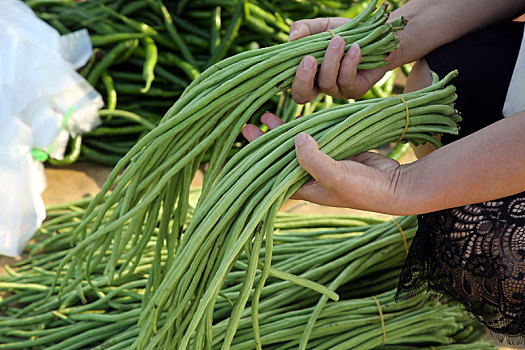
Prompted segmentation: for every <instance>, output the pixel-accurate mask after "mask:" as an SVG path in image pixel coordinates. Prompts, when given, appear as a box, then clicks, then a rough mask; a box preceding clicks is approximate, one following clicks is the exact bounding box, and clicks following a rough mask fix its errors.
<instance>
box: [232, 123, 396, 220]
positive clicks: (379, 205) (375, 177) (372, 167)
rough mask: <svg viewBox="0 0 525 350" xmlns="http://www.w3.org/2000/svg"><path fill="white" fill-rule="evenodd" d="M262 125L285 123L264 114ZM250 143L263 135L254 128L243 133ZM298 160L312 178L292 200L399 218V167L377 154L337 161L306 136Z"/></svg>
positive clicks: (298, 139) (298, 140) (248, 127)
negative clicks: (397, 208)
mask: <svg viewBox="0 0 525 350" xmlns="http://www.w3.org/2000/svg"><path fill="white" fill-rule="evenodd" d="M261 121H262V122H263V123H264V124H265V125H267V126H268V128H269V129H275V128H277V127H278V126H280V125H282V124H284V122H283V121H282V120H281V119H279V118H278V117H277V116H275V115H274V114H272V113H265V114H263V115H262V116H261ZM242 133H243V135H244V137H246V139H248V141H250V142H251V141H253V140H255V139H256V138H257V137H259V136H261V135H263V134H264V132H263V131H262V130H261V129H259V128H258V127H256V126H255V125H253V124H248V125H246V126H245V127H244V129H243V131H242ZM295 150H296V155H297V160H298V161H299V164H300V165H301V167H302V168H303V169H304V170H305V171H307V172H308V173H309V174H310V175H312V179H311V180H309V181H308V182H306V183H305V184H304V185H303V186H301V188H299V190H297V192H296V193H295V194H294V195H293V196H292V197H291V198H292V199H298V200H306V201H309V202H313V203H317V204H322V205H329V206H333V207H346V208H353V209H361V210H371V211H381V212H383V213H390V214H396V207H395V204H396V195H397V194H396V193H395V190H396V182H397V179H398V172H399V171H398V170H399V168H400V165H399V163H398V162H397V161H395V160H393V159H390V158H388V157H384V156H382V155H380V154H378V153H372V152H364V153H360V154H358V155H355V156H353V157H349V158H347V159H345V160H341V161H336V160H334V159H333V158H331V157H329V156H328V155H327V154H326V153H323V152H322V151H321V150H319V146H318V144H317V142H316V141H315V140H314V139H313V138H312V137H311V136H310V135H308V134H306V133H304V132H303V133H299V134H298V135H297V136H296V137H295Z"/></svg>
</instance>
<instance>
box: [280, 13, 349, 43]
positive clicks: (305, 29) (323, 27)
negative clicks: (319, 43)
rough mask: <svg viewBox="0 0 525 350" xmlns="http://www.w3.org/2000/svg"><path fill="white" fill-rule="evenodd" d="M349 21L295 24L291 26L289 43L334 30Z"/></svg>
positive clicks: (344, 19) (334, 19)
mask: <svg viewBox="0 0 525 350" xmlns="http://www.w3.org/2000/svg"><path fill="white" fill-rule="evenodd" d="M348 21H350V19H349V18H344V17H330V18H315V19H303V20H300V21H297V22H294V23H293V24H292V25H291V26H290V36H289V37H288V41H292V40H297V39H300V38H303V37H305V36H308V35H312V34H317V33H321V32H326V31H327V30H328V29H334V28H336V27H339V26H341V25H343V24H345V23H346V22H348Z"/></svg>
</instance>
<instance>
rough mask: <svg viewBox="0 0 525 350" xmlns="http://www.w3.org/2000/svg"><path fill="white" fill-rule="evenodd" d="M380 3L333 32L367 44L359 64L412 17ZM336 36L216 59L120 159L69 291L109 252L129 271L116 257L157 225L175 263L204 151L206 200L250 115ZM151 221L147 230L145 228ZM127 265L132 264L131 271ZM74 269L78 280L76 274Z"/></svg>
mask: <svg viewBox="0 0 525 350" xmlns="http://www.w3.org/2000/svg"><path fill="white" fill-rule="evenodd" d="M375 4H376V1H373V2H372V3H371V4H370V6H369V7H367V8H366V10H365V11H363V12H361V13H360V14H359V15H358V16H357V17H356V18H355V19H354V20H353V21H350V22H348V23H347V24H345V25H343V26H341V27H339V28H337V29H335V30H334V32H335V33H337V34H339V35H341V37H342V38H344V39H345V41H346V43H347V44H346V46H347V48H348V47H349V46H350V45H351V44H352V43H353V42H358V43H359V44H360V47H361V49H362V52H363V58H362V61H361V63H360V67H361V68H363V69H366V68H373V67H378V66H383V65H385V64H386V61H385V57H386V55H387V54H388V53H389V52H390V51H392V50H393V49H394V48H395V47H397V45H398V42H397V40H396V36H395V31H396V30H399V29H401V28H402V27H403V25H404V23H405V22H404V19H402V18H400V19H399V20H397V21H394V22H392V23H388V24H387V23H385V21H386V19H387V15H386V13H385V11H386V7H385V6H381V7H380V8H379V9H377V11H375V10H376V7H375ZM374 11H375V12H374ZM331 38H332V35H331V34H330V33H327V32H325V33H319V34H317V35H313V36H309V37H307V38H303V39H299V40H296V41H293V42H289V43H285V44H281V45H278V46H272V47H268V48H264V49H259V50H252V51H249V52H245V53H241V54H239V55H236V56H233V57H230V58H228V59H225V60H223V61H221V62H219V63H216V64H214V65H213V66H211V67H210V68H209V69H207V70H206V71H205V72H203V73H202V74H201V75H200V76H199V77H198V78H197V79H195V80H194V81H193V82H192V83H191V85H190V86H189V87H188V88H187V89H186V90H185V92H184V94H183V95H182V97H181V98H180V99H179V100H178V101H177V102H176V103H175V104H174V106H173V107H172V108H171V109H170V110H169V111H168V113H167V114H166V116H165V117H164V118H163V120H162V121H161V123H160V124H159V126H157V127H156V128H155V129H153V130H152V131H151V132H149V133H148V134H147V135H145V136H144V137H143V138H142V139H141V140H140V141H139V142H138V143H137V144H136V145H135V146H134V147H133V148H132V149H131V150H130V151H129V152H128V153H127V154H126V155H125V156H124V157H123V158H122V159H121V160H120V161H119V163H118V164H117V165H116V167H115V168H114V170H113V171H112V173H111V174H110V176H109V177H108V180H107V182H106V183H105V184H104V186H103V188H102V190H101V191H100V192H99V193H98V194H97V196H96V197H95V198H94V199H93V200H92V202H91V203H90V205H89V206H88V208H87V210H86V213H85V215H84V217H83V219H82V222H81V224H80V225H79V226H78V227H77V229H76V230H75V233H74V235H73V237H72V240H73V241H74V242H76V243H75V244H76V246H75V249H74V251H72V252H70V253H68V255H67V256H66V257H65V258H64V259H63V261H62V264H61V266H60V271H62V270H63V268H64V267H65V266H66V264H68V265H69V267H68V269H67V271H66V272H65V275H64V278H63V279H62V283H61V291H63V292H67V291H70V290H73V289H74V288H75V286H76V284H78V282H79V281H80V280H81V279H82V278H83V277H84V276H85V277H86V278H89V275H90V274H91V272H92V266H96V265H97V264H99V263H100V260H101V259H102V258H103V257H104V256H105V252H106V251H107V250H108V249H111V252H112V258H111V261H112V262H113V263H110V264H109V265H108V269H107V272H108V278H109V281H111V280H112V279H113V278H114V276H115V274H120V275H122V274H123V273H124V271H123V270H122V269H119V270H117V269H116V267H115V264H116V262H117V261H119V260H120V259H121V258H122V253H123V247H124V246H126V245H127V244H128V243H129V242H131V241H132V242H137V244H136V245H135V247H134V251H133V252H129V255H130V256H133V257H135V260H139V259H140V256H141V253H142V249H143V247H144V245H145V244H146V243H147V242H148V240H149V237H150V236H151V234H152V231H153V229H154V228H155V227H156V226H158V227H159V231H160V235H161V239H159V240H158V241H157V242H158V243H159V244H160V245H161V246H160V247H159V249H160V248H161V247H162V245H163V244H164V242H166V244H167V246H168V254H171V255H170V258H169V259H168V261H167V264H168V266H169V265H170V264H171V263H172V261H173V259H174V252H175V249H178V246H179V245H180V244H181V242H180V241H181V234H182V226H183V224H184V222H185V218H186V215H187V210H188V203H187V201H188V193H189V188H190V183H191V180H192V179H193V177H194V175H195V173H196V171H197V169H198V167H199V165H200V163H201V159H202V157H203V156H204V155H205V154H206V153H207V152H209V151H211V160H210V163H209V168H208V170H207V172H206V175H205V177H204V184H203V194H202V198H206V197H207V196H208V195H210V194H211V191H210V188H211V185H212V184H213V182H214V180H215V179H216V178H217V176H218V174H219V172H220V169H221V167H222V165H223V164H224V162H225V160H226V159H225V158H226V156H227V155H228V152H229V150H230V149H231V147H232V144H233V143H234V141H235V139H236V138H237V136H238V135H239V133H240V131H241V129H242V127H243V125H244V124H245V123H246V122H247V121H248V120H249V118H250V116H251V115H252V114H253V113H254V112H255V111H256V110H257V109H258V108H259V107H260V106H261V105H262V104H263V103H264V102H265V101H267V100H268V99H269V98H271V97H272V96H273V95H275V93H276V92H278V91H284V90H287V89H288V88H289V87H290V85H291V82H292V79H293V75H294V73H295V70H296V69H297V66H298V64H299V62H300V61H301V59H302V58H303V57H304V55H305V54H311V55H313V56H314V57H316V58H317V59H318V60H319V61H321V60H322V58H323V55H324V52H325V50H326V47H327V45H328V43H329V42H330V39H331ZM113 187H114V189H113V191H112V192H111V194H110V195H109V197H107V198H106V197H105V196H106V194H107V193H108V191H109V190H110V189H111V188H113ZM102 202H104V203H103V204H102V205H101V206H99V204H101V203H102ZM113 205H116V207H115V210H114V211H113V213H112V215H111V216H109V217H108V216H107V215H105V213H106V211H107V210H108V209H109V208H110V207H112V206H113ZM95 208H96V209H95ZM159 215H160V220H158V218H159ZM172 219H173V220H172ZM127 222H129V225H128V226H127V228H126V229H125V230H124V229H123V225H124V224H125V223H127ZM143 224H144V225H145V227H146V229H145V230H139V229H138V228H139V227H142V225H143ZM126 268H127V266H126ZM159 271H160V272H159V274H160V275H159V274H157V273H154V272H153V271H152V273H151V275H150V276H151V278H152V280H151V283H150V286H151V290H156V289H157V287H158V285H159V283H160V281H161V280H163V278H164V274H165V272H166V271H167V268H162V269H160V270H159ZM128 272H129V273H132V272H133V271H132V270H129V271H127V272H125V273H128ZM72 276H74V281H71V277H72ZM153 276H154V277H153ZM68 282H71V283H68Z"/></svg>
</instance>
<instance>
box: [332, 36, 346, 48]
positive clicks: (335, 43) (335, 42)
mask: <svg viewBox="0 0 525 350" xmlns="http://www.w3.org/2000/svg"><path fill="white" fill-rule="evenodd" d="M342 39H343V38H341V37H340V36H339V35H336V36H334V37H333V38H332V40H330V48H332V49H339V48H341V47H342V46H343V45H344V40H342Z"/></svg>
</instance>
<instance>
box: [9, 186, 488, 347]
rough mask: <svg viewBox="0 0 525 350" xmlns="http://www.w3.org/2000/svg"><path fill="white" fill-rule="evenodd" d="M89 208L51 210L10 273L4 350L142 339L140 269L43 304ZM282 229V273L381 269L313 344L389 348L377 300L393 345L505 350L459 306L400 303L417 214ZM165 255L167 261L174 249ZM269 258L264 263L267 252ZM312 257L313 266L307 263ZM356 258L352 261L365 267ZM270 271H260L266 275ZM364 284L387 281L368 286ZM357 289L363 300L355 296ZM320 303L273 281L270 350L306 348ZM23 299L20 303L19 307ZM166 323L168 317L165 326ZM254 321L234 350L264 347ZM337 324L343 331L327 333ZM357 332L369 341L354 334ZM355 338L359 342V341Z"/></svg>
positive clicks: (267, 308) (237, 281) (234, 293)
mask: <svg viewBox="0 0 525 350" xmlns="http://www.w3.org/2000/svg"><path fill="white" fill-rule="evenodd" d="M197 192H198V190H197V191H193V193H192V197H193V200H192V201H191V202H192V203H195V202H196V197H197V196H196V195H198V193H197ZM88 202H89V198H87V199H84V200H80V201H76V202H72V203H67V204H63V205H59V206H55V207H53V208H48V211H47V212H48V217H50V218H51V219H50V220H49V221H47V222H46V223H44V226H43V228H42V229H41V235H39V236H38V237H37V238H36V242H34V243H32V244H31V245H29V246H28V249H29V250H31V251H32V255H31V257H30V258H28V259H25V260H22V261H20V262H17V264H16V265H17V266H15V267H14V268H13V269H9V270H8V275H6V276H0V284H1V285H2V289H3V290H9V291H10V292H11V293H12V294H11V296H10V297H7V298H6V299H4V300H2V301H1V302H0V310H3V311H4V312H5V313H9V316H3V317H0V339H1V340H2V344H0V349H24V348H27V349H87V348H89V349H123V348H129V347H130V346H131V345H132V343H133V342H135V341H137V339H138V337H139V328H137V325H136V324H137V321H138V319H139V315H140V303H141V301H142V299H143V295H144V288H145V286H146V284H147V278H146V277H145V276H144V275H142V274H140V273H138V274H136V275H135V276H133V277H128V278H127V279H126V280H125V281H122V283H120V284H118V285H116V286H113V287H105V286H103V285H100V289H98V290H96V291H93V290H92V289H91V288H89V286H83V287H82V288H79V289H78V290H77V291H76V293H72V294H71V295H70V296H67V297H66V298H63V299H61V300H51V301H52V302H45V303H43V304H42V303H41V301H42V300H44V299H45V295H46V293H47V290H48V289H49V288H50V285H51V283H52V275H53V272H54V271H55V269H56V265H53V264H47V263H46V262H49V261H51V260H50V259H54V258H56V256H55V255H54V254H55V253H56V251H57V250H68V249H69V250H70V249H71V247H69V246H67V245H64V246H62V247H61V248H59V247H58V246H57V244H56V242H57V241H56V240H54V238H55V237H56V236H65V237H62V238H67V236H68V235H70V234H71V232H72V231H71V226H66V225H65V224H67V223H69V224H70V225H75V224H78V220H75V218H76V217H78V216H77V214H78V213H79V212H81V211H83V210H85V208H86V206H87V203H88ZM392 220H395V221H396V222H397V224H399V227H400V228H401V229H400V228H399V227H398V226H397V225H396V224H395V223H394V222H393V221H392ZM70 221H72V222H70ZM58 222H60V223H61V225H59V223H58ZM275 226H276V227H277V228H276V230H275V234H274V237H275V240H274V242H275V249H274V251H273V258H272V260H273V263H274V267H275V268H276V269H280V270H282V271H287V272H289V273H298V274H301V276H303V277H307V278H311V279H313V280H316V281H318V282H323V283H324V282H325V281H330V280H332V281H335V280H336V279H337V277H336V276H338V275H340V274H341V272H343V271H344V270H345V266H346V265H347V264H348V262H349V261H356V262H357V261H358V260H366V264H365V265H367V266H370V265H373V268H372V269H370V268H368V269H363V268H360V269H358V270H356V271H353V272H352V273H351V274H350V275H348V274H347V276H346V278H345V281H344V283H343V285H342V286H341V287H340V288H338V289H337V291H338V293H340V295H341V297H342V299H344V300H341V301H339V302H337V303H332V302H328V303H327V305H326V306H325V307H324V308H323V310H322V312H321V313H320V314H319V315H318V319H319V321H318V322H316V325H315V327H314V328H313V333H312V341H311V342H310V343H309V346H310V345H311V346H314V345H315V346H320V345H321V344H325V347H326V344H328V343H326V342H327V341H332V344H335V343H334V339H336V340H335V341H336V342H337V343H338V344H339V346H342V347H343V348H349V347H350V348H354V345H355V344H358V343H356V342H357V341H358V340H359V339H361V341H362V342H365V340H366V341H367V342H369V343H367V342H365V344H368V345H369V344H381V342H382V336H381V330H382V327H381V325H380V319H379V315H378V309H377V305H376V304H375V302H374V301H373V299H372V298H371V296H374V295H377V298H378V300H379V301H380V305H381V308H382V312H383V315H384V321H385V330H386V331H387V332H388V333H387V342H386V344H402V345H403V346H408V345H409V344H413V345H415V344H418V345H423V344H425V345H433V346H438V344H448V343H449V342H454V345H442V346H440V347H439V348H440V349H450V350H453V349H456V348H457V346H459V345H460V344H457V343H462V344H461V347H460V348H459V349H495V347H493V346H491V345H490V344H485V343H481V342H477V341H476V340H477V339H479V337H480V334H481V333H480V324H479V323H478V322H477V321H473V320H471V319H469V318H467V317H465V315H463V314H462V313H461V312H460V311H459V309H458V307H456V306H445V305H441V304H439V303H436V302H435V301H434V302H432V301H429V300H428V298H427V297H424V296H418V297H417V298H416V299H413V300H411V301H409V302H402V303H398V304H393V301H392V297H393V292H392V291H391V289H392V288H393V287H395V284H396V282H397V275H396V274H392V273H390V271H392V270H393V269H395V268H398V267H400V266H401V265H402V263H403V260H404V253H405V247H404V244H403V243H402V239H401V237H402V236H401V231H400V230H403V235H404V237H405V238H406V239H407V240H408V242H410V241H411V239H412V237H413V235H414V233H415V230H416V219H415V217H399V218H392V219H388V220H387V219H382V218H374V217H367V216H311V215H302V214H286V213H279V214H278V215H277V217H276V225H275ZM59 241H61V240H59ZM385 247H387V248H386V249H385ZM327 252H331V254H328V255H327V254H326V253H327ZM152 256H153V254H152V251H151V249H148V250H147V251H146V253H145V259H146V264H148V263H151V260H150V258H151V257H152ZM162 256H163V259H165V258H166V257H167V254H166V252H163V255H162ZM260 259H261V260H264V253H263V252H261V255H260ZM304 261H306V262H307V264H303V262H304ZM248 262H249V261H248V258H247V256H246V255H245V254H244V253H243V254H241V256H240V257H239V260H238V261H237V262H236V265H235V266H234V268H233V270H232V271H231V272H230V274H229V275H228V277H227V279H226V283H225V286H224V288H223V289H222V292H221V294H220V295H219V298H218V300H217V304H216V308H215V310H214V315H213V326H212V334H213V339H214V345H213V348H219V347H220V344H221V339H222V338H223V337H224V334H225V332H226V330H227V328H226V327H225V326H226V325H227V323H228V315H229V310H230V309H231V304H230V302H231V300H236V299H237V298H238V295H239V290H240V289H241V288H242V275H243V271H244V270H245V268H246V265H247V264H248ZM330 262H333V263H330ZM356 262H355V263H351V262H350V264H352V265H353V266H356ZM336 266H338V267H336ZM141 271H145V269H141ZM334 271H335V272H334ZM102 272H103V268H100V269H98V270H97V272H96V274H98V275H100V276H101V277H102V278H103V277H104V276H103V275H102ZM260 275H261V272H260V271H258V275H257V277H256V279H258V278H260ZM328 275H329V277H327V276H328ZM50 276H51V277H50ZM360 280H368V281H376V282H377V283H376V285H375V286H374V285H370V283H369V284H368V285H363V284H362V283H359V281H360ZM385 281H389V282H390V283H385ZM95 283H96V282H95ZM96 284H98V283H96ZM347 290H350V291H352V292H353V293H354V294H359V297H349V296H350V293H348V292H347ZM13 296H15V298H12V297H13ZM317 302H318V296H317V293H316V292H314V291H312V290H310V289H306V288H304V287H301V286H295V285H293V284H291V283H290V282H283V281H281V280H280V279H278V278H272V277H271V278H269V279H268V281H267V283H266V285H265V286H264V289H263V292H262V294H261V304H260V313H259V319H260V321H261V327H260V329H261V340H262V342H263V344H264V348H270V349H272V348H281V349H283V348H297V344H298V343H299V341H300V339H301V335H302V333H303V329H304V328H305V325H306V324H307V321H308V319H310V318H311V315H313V314H314V313H315V308H316V303H317ZM13 303H16V304H17V307H13ZM422 310H423V311H424V312H422ZM394 313H395V314H394ZM394 315H395V319H392V317H391V316H394ZM412 321H413V322H417V324H419V325H424V326H421V327H417V328H416V329H414V328H412V327H409V328H406V327H405V329H399V326H400V325H402V324H404V322H408V323H409V324H410V323H411V322H412ZM164 322H165V318H164V317H162V318H161V319H160V320H159V324H163V323H164ZM251 322H252V321H251V317H250V312H249V310H245V312H244V313H243V316H242V318H241V321H240V323H239V330H238V332H237V333H236V334H235V337H234V339H233V343H232V347H231V348H232V349H253V348H254V344H253V335H252V331H251ZM328 324H330V325H334V326H333V327H332V326H330V327H327V325H328ZM335 325H337V326H335ZM283 334H284V336H283ZM356 334H357V335H358V336H359V337H357V338H355V337H352V335H356ZM335 337H337V338H335ZM351 337H352V339H353V340H352V343H349V341H350V340H349V339H350V338H351ZM193 341H194V340H193V339H192V342H193ZM345 342H346V343H345ZM349 344H351V346H350V345H349ZM368 345H366V346H368ZM192 346H193V344H192ZM195 346H197V345H195ZM334 346H335V345H334ZM197 348H198V347H197ZM330 348H331V347H330ZM363 348H364V349H366V347H363Z"/></svg>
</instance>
